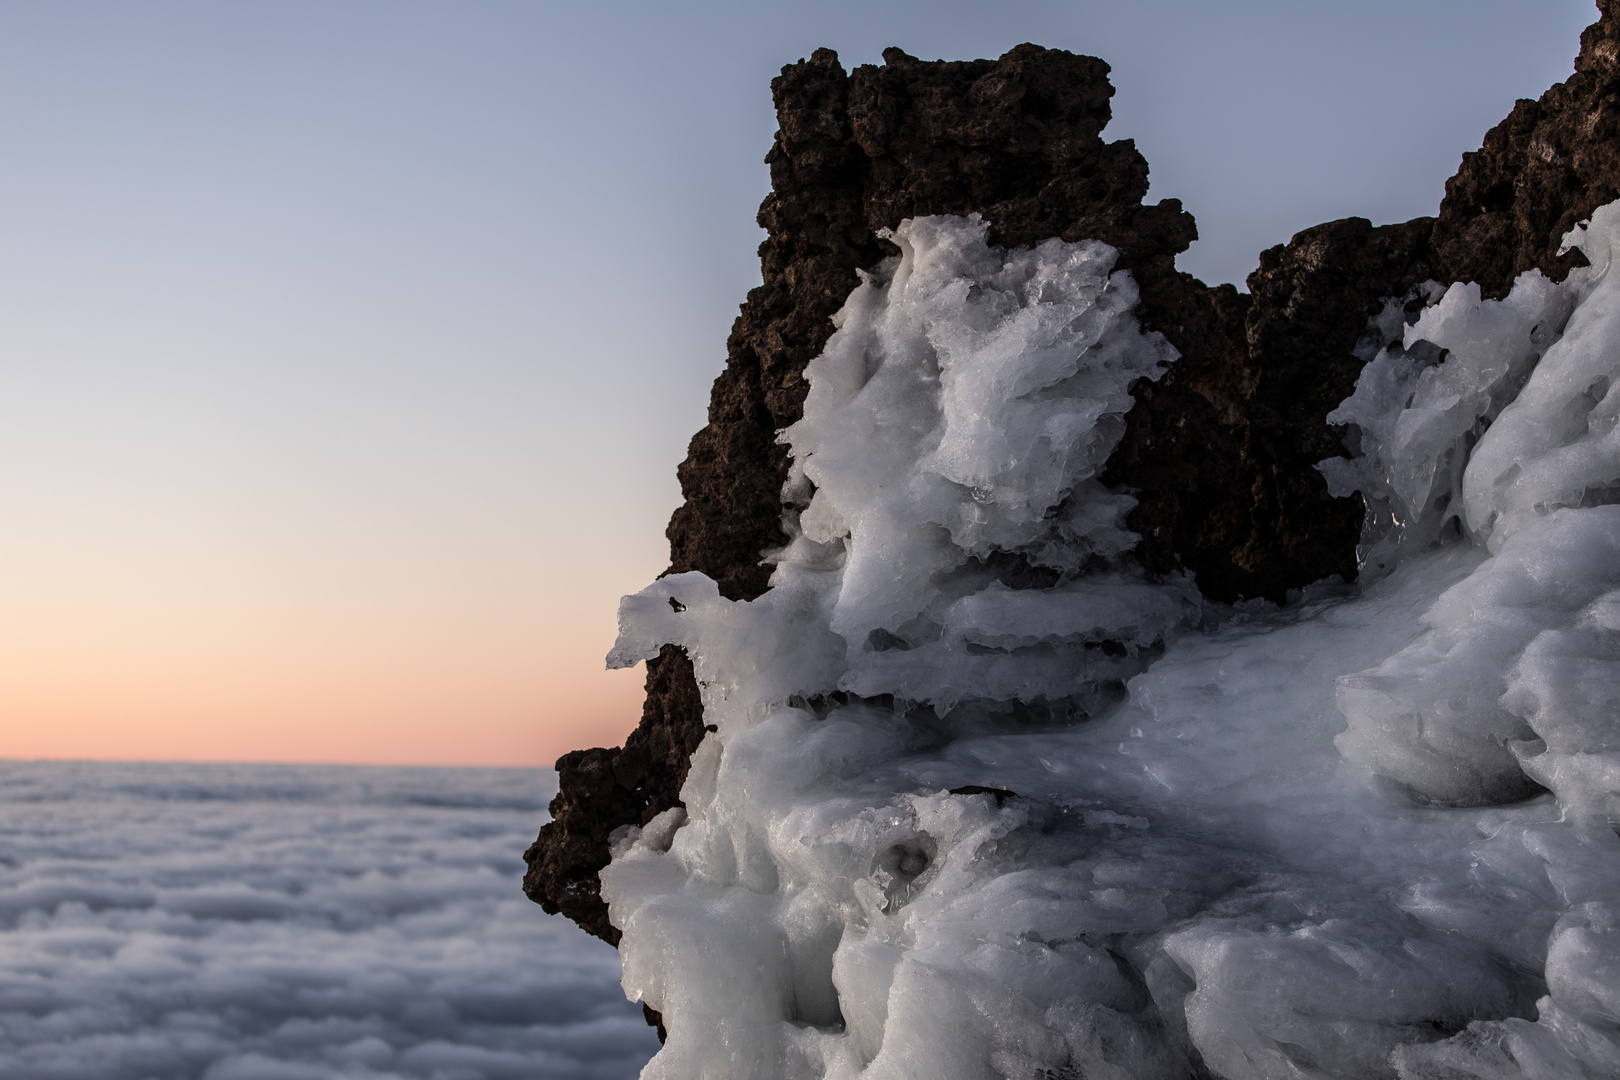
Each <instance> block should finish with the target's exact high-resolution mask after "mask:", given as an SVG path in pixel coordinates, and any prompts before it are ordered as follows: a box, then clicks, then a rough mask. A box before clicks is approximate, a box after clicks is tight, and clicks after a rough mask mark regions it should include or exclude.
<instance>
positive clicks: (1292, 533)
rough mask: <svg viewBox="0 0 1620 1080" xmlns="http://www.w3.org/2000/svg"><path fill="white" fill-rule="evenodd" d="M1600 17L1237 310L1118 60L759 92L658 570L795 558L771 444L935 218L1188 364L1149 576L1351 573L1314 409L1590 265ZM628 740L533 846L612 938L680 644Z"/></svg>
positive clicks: (1261, 276) (688, 734) (671, 715)
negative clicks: (1394, 336) (1464, 150)
mask: <svg viewBox="0 0 1620 1080" xmlns="http://www.w3.org/2000/svg"><path fill="white" fill-rule="evenodd" d="M1610 3H1611V0H1599V3H1598V7H1599V10H1600V11H1601V15H1602V17H1601V19H1600V21H1599V22H1598V23H1596V24H1594V25H1593V26H1591V27H1589V28H1588V29H1587V30H1586V32H1585V33H1583V34H1582V35H1581V53H1580V56H1579V58H1578V59H1577V60H1576V65H1575V66H1576V73H1575V74H1574V76H1572V77H1571V78H1570V79H1569V80H1568V81H1567V82H1564V83H1562V84H1560V85H1558V86H1554V87H1553V88H1552V89H1551V90H1549V91H1547V93H1545V94H1544V95H1542V97H1541V99H1540V100H1539V101H1528V100H1524V101H1520V102H1519V103H1518V104H1517V105H1516V106H1515V107H1514V110H1513V112H1512V114H1511V115H1509V117H1508V118H1507V119H1506V120H1504V121H1503V122H1502V123H1501V124H1499V125H1497V126H1496V127H1495V128H1493V129H1491V131H1490V132H1489V133H1488V134H1487V135H1486V137H1485V141H1484V145H1483V147H1482V148H1481V149H1480V150H1478V151H1476V152H1474V153H1471V154H1466V155H1464V158H1463V163H1462V167H1461V169H1460V170H1459V171H1458V173H1457V175H1456V176H1455V177H1453V178H1452V179H1451V180H1450V181H1448V183H1447V184H1446V196H1445V200H1444V201H1443V202H1442V204H1441V207H1440V213H1439V216H1438V217H1437V218H1418V219H1416V220H1414V221H1409V222H1406V223H1404V224H1399V225H1384V226H1378V227H1374V226H1372V225H1371V224H1370V223H1369V222H1367V221H1366V220H1365V219H1362V218H1346V219H1344V220H1342V221H1335V222H1329V223H1327V224H1325V225H1318V226H1316V227H1314V228H1311V229H1307V230H1305V231H1304V232H1301V233H1300V234H1298V235H1297V236H1295V237H1294V238H1293V240H1291V241H1290V242H1289V243H1288V244H1287V245H1283V246H1279V247H1275V248H1271V249H1270V250H1268V251H1266V252H1263V253H1262V254H1261V256H1260V266H1259V269H1257V270H1256V271H1255V272H1254V273H1253V274H1251V275H1250V276H1249V279H1248V286H1249V295H1247V296H1245V295H1243V294H1240V293H1239V292H1237V290H1236V289H1234V288H1232V287H1231V286H1229V285H1223V286H1219V287H1215V288H1210V287H1208V286H1205V285H1204V284H1203V283H1202V282H1200V281H1198V280H1197V279H1196V278H1193V277H1191V276H1190V275H1187V274H1182V273H1179V272H1177V271H1176V270H1175V256H1176V255H1177V254H1178V253H1180V252H1182V251H1184V250H1186V248H1187V246H1188V245H1189V244H1190V243H1191V242H1192V241H1193V240H1194V239H1195V238H1196V235H1197V234H1196V231H1195V228H1194V224H1193V220H1192V218H1191V216H1190V215H1188V214H1187V213H1185V212H1184V211H1183V210H1182V209H1181V206H1180V203H1179V202H1177V201H1176V200H1174V199H1166V200H1164V201H1162V202H1160V203H1157V204H1154V205H1151V206H1148V205H1144V204H1143V202H1142V198H1143V196H1144V195H1145V194H1146V192H1147V187H1148V179H1147V178H1148V170H1147V163H1146V161H1144V160H1143V158H1142V156H1141V155H1140V154H1139V153H1137V151H1136V148H1135V146H1134V144H1133V143H1131V142H1130V141H1129V140H1123V141H1119V142H1113V143H1105V142H1103V141H1102V139H1101V137H1100V133H1101V131H1102V130H1103V128H1104V127H1105V126H1106V124H1107V123H1108V119H1109V104H1108V103H1109V99H1110V98H1111V97H1112V96H1113V88H1112V87H1111V86H1110V85H1109V84H1108V81H1107V75H1108V65H1107V64H1105V63H1104V62H1103V61H1101V60H1098V59H1095V58H1092V57H1084V56H1074V55H1072V54H1069V53H1066V52H1061V51H1057V50H1048V49H1042V48H1039V47H1037V46H1034V45H1020V46H1018V47H1017V48H1015V49H1013V50H1012V51H1011V52H1009V53H1007V54H1006V55H1005V56H1003V57H1002V58H1001V59H1000V60H995V61H991V60H974V61H966V62H943V61H941V62H932V63H925V62H922V61H919V60H917V59H915V58H914V57H910V56H907V55H906V54H905V53H903V52H901V51H900V50H898V49H889V50H887V51H886V52H885V53H884V59H885V63H884V64H883V65H882V66H881V67H875V66H864V67H860V68H857V69H856V70H855V71H854V72H852V73H849V74H846V73H845V72H844V70H843V69H842V68H841V67H840V66H839V64H838V59H837V56H836V55H835V54H834V53H832V52H831V51H829V50H825V49H823V50H818V51H817V52H816V53H815V54H814V55H813V56H811V58H810V59H809V60H805V61H800V62H799V63H797V64H793V65H789V66H788V67H786V68H784V69H783V71H782V74H781V76H780V77H779V78H777V79H775V80H773V81H772V84H771V89H772V92H773V95H774V97H775V101H776V108H777V116H778V120H779V123H780V130H779V131H778V133H777V136H776V143H775V145H774V146H773V147H772V148H771V152H770V154H769V155H768V156H767V158H766V161H767V162H768V163H769V165H770V167H771V182H772V189H773V190H772V193H771V194H770V196H769V197H767V198H766V200H765V203H764V205H763V206H761V208H760V212H759V222H760V224H761V225H762V226H764V228H765V229H766V230H767V232H768V236H767V238H766V240H765V242H764V243H763V244H762V245H761V246H760V262H761V266H762V268H763V272H764V284H762V285H761V286H760V287H759V288H757V289H754V290H753V291H752V292H750V293H749V295H748V301H747V303H745V304H744V305H743V308H742V313H741V314H740V315H739V316H738V318H737V321H736V323H735V325H734V326H733V329H732V333H731V338H730V340H729V342H728V343H727V348H728V361H727V365H726V369H725V371H724V372H723V373H722V374H721V375H720V377H719V378H718V379H717V380H716V381H715V384H714V390H713V394H712V397H711V399H710V405H709V424H708V426H707V427H705V428H704V429H703V430H702V431H700V432H698V434H697V435H696V436H695V437H694V438H693V440H692V443H691V447H690V451H689V454H688V457H687V459H686V461H684V462H683V463H682V464H681V466H680V468H679V476H680V480H681V487H682V491H683V492H684V493H685V496H686V503H685V505H683V506H682V507H681V508H680V509H679V510H677V511H676V512H675V516H674V518H673V519H672V520H671V522H670V525H669V530H668V535H669V539H670V548H671V559H672V564H671V567H670V571H671V572H681V571H686V570H701V571H703V572H704V573H706V574H708V575H709V576H710V577H712V578H714V579H715V580H716V581H718V582H719V583H720V591H721V593H722V594H723V595H725V596H727V597H730V598H733V599H745V598H753V597H756V596H758V595H759V594H760V593H762V592H763V591H764V590H765V588H766V579H767V577H768V576H769V568H768V567H765V566H762V565H760V556H761V553H762V552H764V551H767V550H769V549H771V548H774V547H778V546H780V545H781V544H783V543H785V542H786V539H787V538H786V536H785V535H784V534H783V532H782V531H781V514H782V503H781V488H782V483H783V481H784V479H785V477H786V465H787V459H786V453H785V450H784V448H782V447H780V446H778V445H777V444H776V442H775V437H776V432H777V431H778V430H779V429H781V428H783V427H785V426H787V425H788V424H791V423H793V422H794V421H795V420H797V419H798V418H799V415H800V410H801V408H802V405H803V402H804V396H805V392H806V390H807V389H808V387H807V384H806V383H805V381H804V378H803V372H804V368H805V366H806V364H808V363H809V361H810V360H811V359H812V358H813V357H815V356H816V355H817V354H818V353H820V351H821V349H822V346H823V345H824V344H825V343H826V341H827V338H828V337H829V336H830V335H831V334H832V330H833V327H832V324H831V323H830V322H829V317H830V316H831V315H832V314H833V313H834V312H835V311H837V310H838V308H839V307H840V306H842V304H843V302H844V300H845V299H846V298H847V297H848V295H849V293H850V291H851V290H852V289H853V288H854V287H855V285H856V283H857V279H856V275H855V271H856V269H857V268H861V267H866V266H870V265H872V264H874V263H876V262H878V261H879V260H880V259H882V258H883V257H884V256H885V255H887V254H892V253H893V252H894V250H895V249H894V248H892V247H890V246H889V245H888V244H887V243H886V242H884V241H882V240H880V239H878V237H877V236H876V232H877V230H878V229H880V228H884V227H892V226H895V225H897V224H899V222H900V221H901V220H903V219H905V218H908V217H916V216H920V215H926V214H968V213H975V212H976V213H979V214H982V215H983V216H984V218H985V219H986V220H987V221H989V222H990V223H991V226H992V228H991V234H990V239H991V241H992V242H993V243H997V244H1001V245H1003V246H1008V247H1015V246H1027V245H1032V244H1036V243H1039V242H1040V241H1041V240H1044V239H1047V238H1049V237H1053V236H1057V237H1061V238H1063V239H1064V240H1070V241H1074V240H1080V239H1085V238H1093V239H1098V240H1103V241H1105V242H1107V243H1109V244H1112V245H1114V246H1115V247H1117V248H1119V249H1120V251H1121V253H1122V256H1121V261H1120V266H1121V267H1122V268H1126V269H1129V270H1131V272H1132V273H1133V275H1134V276H1135V277H1136V280H1137V282H1138V284H1139V286H1140V288H1141V295H1142V308H1141V311H1140V315H1141V318H1142V322H1143V325H1144V326H1145V327H1146V328H1148V329H1151V330H1158V331H1160V332H1161V333H1163V334H1164V335H1165V337H1166V338H1167V339H1169V341H1170V342H1171V344H1173V345H1174V346H1175V347H1176V348H1177V349H1178V350H1180V352H1181V354H1182V358H1181V360H1180V361H1178V362H1177V363H1176V364H1175V365H1173V366H1172V368H1171V371H1170V373H1169V374H1168V375H1167V376H1165V378H1164V379H1163V380H1162V381H1161V382H1159V383H1157V384H1151V383H1144V384H1142V385H1140V386H1139V387H1137V388H1136V398H1137V403H1136V406H1135V407H1134V408H1133V409H1132V411H1131V413H1130V414H1129V415H1128V417H1127V430H1126V434H1125V437H1124V439H1123V441H1122V442H1121V444H1120V446H1119V448H1118V449H1117V450H1116V451H1115V452H1114V455H1113V457H1112V458H1110V460H1109V467H1108V472H1107V473H1106V474H1105V476H1104V480H1105V481H1106V482H1107V483H1110V484H1112V485H1115V486H1117V487H1119V488H1121V489H1123V490H1128V491H1131V492H1132V493H1134V494H1135V495H1136V496H1137V498H1138V499H1139V500H1140V505H1139V506H1138V507H1137V508H1136V510H1135V511H1134V512H1133V514H1132V515H1131V517H1130V519H1129V521H1130V524H1131V527H1132V528H1134V529H1135V530H1136V531H1137V532H1139V533H1140V534H1141V535H1142V543H1141V545H1140V546H1139V548H1138V551H1137V554H1138V557H1139V558H1140V559H1141V561H1142V563H1143V565H1144V566H1146V567H1147V568H1148V569H1149V570H1150V571H1152V572H1157V573H1164V572H1169V571H1172V570H1177V569H1185V570H1188V571H1191V572H1192V573H1193V574H1194V575H1195V579H1196V581H1197V583H1198V587H1199V588H1200V589H1201V590H1202V591H1203V592H1204V594H1205V595H1206V596H1208V597H1210V598H1211V599H1213V600H1217V601H1232V600H1236V599H1239V598H1242V597H1265V598H1268V599H1271V600H1277V601H1281V600H1283V599H1285V598H1286V596H1287V593H1288V591H1289V590H1291V589H1296V588H1299V587H1301V586H1303V585H1306V584H1309V583H1310V582H1312V581H1317V580H1320V579H1321V578H1324V577H1328V576H1331V575H1334V574H1338V575H1341V576H1342V577H1344V578H1345V579H1347V580H1348V579H1351V578H1353V577H1354V576H1355V570H1356V566H1355V544H1356V539H1357V536H1358V533H1359V531H1360V526H1361V519H1362V507H1361V503H1360V500H1359V499H1334V498H1332V497H1330V496H1329V495H1328V493H1327V489H1326V486H1325V484H1324V483H1323V480H1322V478H1321V475H1320V474H1319V473H1318V472H1317V471H1316V469H1315V468H1314V465H1315V463H1316V462H1317V461H1319V460H1321V459H1322V458H1324V457H1329V456H1332V455H1334V454H1338V453H1341V452H1342V451H1341V448H1340V437H1341V435H1342V432H1341V431H1339V430H1335V429H1333V428H1330V427H1329V426H1328V425H1327V423H1326V422H1325V419H1324V418H1325V417H1326V415H1327V413H1328V412H1329V411H1331V410H1332V409H1333V408H1334V407H1335V406H1336V405H1337V404H1338V403H1339V402H1340V401H1341V400H1342V399H1343V398H1345V397H1346V396H1347V395H1348V394H1349V393H1350V391H1351V390H1352V388H1353V387H1354V385H1355V380H1356V376H1357V374H1358V373H1359V372H1360V369H1361V364H1362V361H1361V360H1360V359H1358V358H1357V357H1356V356H1355V355H1354V352H1353V350H1354V348H1355V346H1356V343H1357V342H1358V340H1359V339H1360V338H1361V337H1362V335H1363V334H1364V333H1365V331H1366V327H1367V320H1368V318H1369V317H1370V316H1371V315H1373V314H1375V313H1376V312H1377V311H1378V310H1379V309H1380V308H1381V306H1382V301H1383V299H1384V298H1385V297H1389V296H1403V295H1405V294H1406V293H1407V292H1408V291H1409V290H1411V289H1412V288H1414V287H1415V286H1416V285H1418V284H1420V283H1422V282H1424V281H1426V280H1429V279H1434V280H1437V281H1440V282H1442V283H1444V282H1450V281H1459V280H1461V281H1470V280H1471V281H1478V282H1479V283H1480V284H1481V286H1482V287H1483V289H1484V292H1485V294H1486V295H1487V296H1493V297H1501V296H1503V295H1505V294H1506V293H1507V291H1508V289H1509V287H1510V286H1511V284H1512V281H1513V278H1514V277H1515V276H1516V275H1517V274H1519V273H1522V272H1523V271H1525V270H1529V269H1531V268H1539V269H1540V270H1542V271H1543V272H1544V273H1546V274H1547V275H1548V276H1549V277H1552V278H1554V279H1562V278H1563V277H1564V276H1565V275H1566V274H1567V273H1568V272H1569V269H1570V268H1571V267H1572V266H1574V265H1577V264H1578V263H1579V262H1580V261H1581V260H1580V256H1579V255H1578V254H1576V255H1572V256H1568V257H1563V258H1561V257H1560V256H1559V255H1558V254H1557V248H1558V237H1560V236H1561V235H1562V233H1563V232H1565V231H1567V230H1568V229H1570V228H1571V227H1573V226H1574V224H1575V223H1576V222H1578V221H1580V220H1582V219H1583V218H1585V217H1586V216H1587V215H1589V214H1590V213H1591V212H1592V211H1593V210H1594V209H1596V208H1597V207H1598V206H1601V205H1603V204H1604V203H1607V202H1610V201H1612V200H1614V199H1615V198H1616V197H1620V27H1617V20H1615V19H1613V18H1611V16H1610ZM647 695H648V696H647V704H646V707H645V709H644V711H643V714H642V721H641V726H640V727H638V728H637V729H636V731H635V732H634V733H633V734H632V735H631V736H630V738H629V739H628V740H627V741H626V743H625V746H624V747H623V748H622V749H612V750H606V749H594V750H579V751H574V752H573V753H570V754H567V755H565V756H564V757H563V758H562V759H561V760H560V761H559V762H558V763H557V767H558V771H559V773H560V780H561V788H560V792H559V794H558V796H557V798H556V799H555V800H554V801H553V802H552V805H551V813H552V819H553V820H552V821H551V822H549V823H547V824H546V825H545V827H544V828H543V829H542V830H541V832H540V836H539V838H538V839H537V840H536V841H535V843H534V845H533V846H532V847H530V849H529V851H528V853H527V855H526V856H525V857H526V859H527V861H528V864H529V873H528V875H527V876H526V877H525V879H524V889H525V891H526V892H527V893H528V894H529V896H530V897H531V898H532V899H534V900H535V901H536V902H537V903H539V904H540V905H541V906H542V907H544V908H545V909H546V910H547V911H549V912H554V913H555V912H559V911H560V912H562V913H563V914H566V915H567V916H568V917H570V918H572V919H573V920H574V921H576V922H578V923H579V924H580V925H581V926H582V927H584V928H585V929H586V930H588V931H589V932H591V933H593V934H596V935H597V936H599V937H602V938H604V939H606V940H608V941H610V942H613V943H617V941H618V936H619V935H618V931H617V930H615V929H614V928H613V927H612V926H611V925H610V924H609V923H608V921H607V909H606V907H605V905H603V903H602V901H601V897H600V892H599V885H598V882H597V871H598V870H599V869H600V868H601V867H602V866H604V865H606V863H607V861H608V842H607V838H608V835H609V833H610V832H611V831H612V830H613V829H614V828H616V827H618V826H620V825H623V824H643V823H645V822H646V821H648V820H650V819H651V818H652V817H653V816H654V815H656V814H658V813H661V812H662V811H664V810H666V809H668V808H670V807H672V806H676V805H679V791H680V786H681V784H682V782H684V780H685V778H686V769H687V763H688V760H689V758H690V756H691V753H692V751H693V750H694V749H695V748H696V746H697V744H698V742H699V741H701V739H702V737H703V730H704V729H703V719H702V706H701V702H700V700H699V697H698V692H697V687H696V685H695V684H694V682H693V677H692V667H691V665H690V663H688V662H687V660H686V658H685V656H684V655H683V654H682V653H681V652H680V651H678V650H676V649H673V648H668V647H666V648H665V650H664V651H663V653H662V655H660V657H659V658H658V659H657V660H655V661H652V662H650V663H649V664H648V673H647Z"/></svg>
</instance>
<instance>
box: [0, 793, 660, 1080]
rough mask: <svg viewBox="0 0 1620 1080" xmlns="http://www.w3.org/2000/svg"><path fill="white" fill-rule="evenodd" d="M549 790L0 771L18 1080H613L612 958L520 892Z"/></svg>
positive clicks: (4, 930)
mask: <svg viewBox="0 0 1620 1080" xmlns="http://www.w3.org/2000/svg"><path fill="white" fill-rule="evenodd" d="M554 786H555V778H554V777H553V776H552V774H550V773H540V772H533V771H522V770H449V769H445V770H436V769H349V768H325V767H279V766H257V767H249V766H186V765H76V764H61V763H17V762H0V1075H3V1076H5V1077H7V1078H8V1080H47V1078H49V1080H56V1078H62V1080H68V1078H71V1080H147V1078H162V1080H187V1078H198V1080H315V1078H323V1080H324V1078H326V1077H369V1078H381V1077H401V1078H406V1077H423V1078H435V1080H462V1078H466V1080H485V1078H488V1080H495V1078H506V1077H514V1078H515V1077H523V1078H534V1077H544V1078H547V1080H551V1078H557V1080H575V1078H578V1080H610V1078H620V1077H630V1076H634V1075H635V1073H636V1072H637V1071H638V1070H639V1068H640V1066H641V1065H642V1064H643V1063H644V1062H645V1061H646V1059H647V1058H648V1057H649V1056H650V1055H651V1054H652V1052H653V1051H654V1050H656V1049H657V1039H656V1037H655V1036H654V1035H653V1033H652V1032H651V1030H650V1029H648V1028H647V1027H646V1025H645V1024H644V1022H643V1021H642V1019H641V1015H640V1011H639V1010H638V1009H637V1008H636V1007H635V1006H633V1005H631V1004H630V1003H628V1002H626V1001H625V1000H624V996H623V993H622V991H621V990H620V989H619V986H618V975H619V967H618V958H617V955H616V954H615V953H614V952H613V950H612V949H610V948H608V947H607V946H606V945H603V944H602V943H600V942H597V941H594V940H592V939H589V938H587V937H585V936H584V935H583V934H581V933H580V932H579V931H578V930H577V929H575V928H574V926H573V925H572V924H570V923H567V922H565V921H563V920H561V919H554V918H551V917H548V916H546V915H545V914H544V913H543V912H541V911H540V910H539V909H538V908H536V907H534V906H533V905H532V904H530V903H529V902H528V901H527V900H525V899H524V898H523V895H522V893H521V891H520V889H519V879H520V878H521V875H522V869H523V868H522V863H521V860H520V855H521V853H522V851H523V848H524V847H525V845H526V844H527V842H528V841H529V840H530V839H532V837H533V834H534V831H535V829H536V828H537V827H538V825H539V824H540V822H542V821H543V820H544V818H545V810H544V808H545V803H546V800H547V799H548V798H549V796H550V794H551V790H552V789H554Z"/></svg>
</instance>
